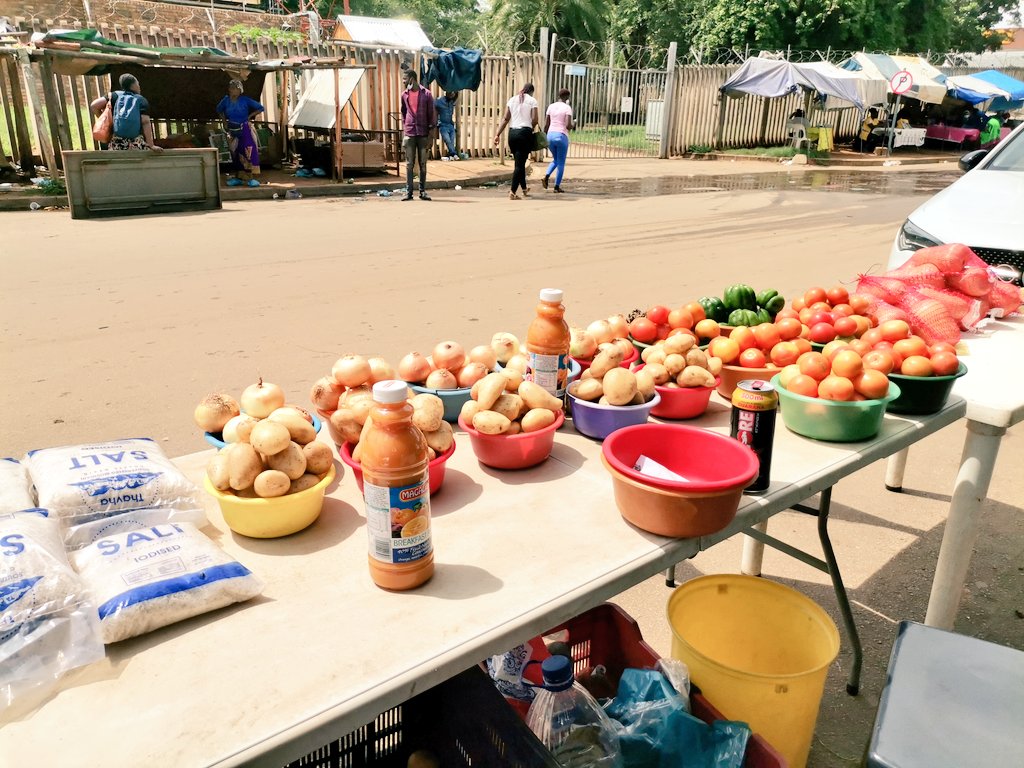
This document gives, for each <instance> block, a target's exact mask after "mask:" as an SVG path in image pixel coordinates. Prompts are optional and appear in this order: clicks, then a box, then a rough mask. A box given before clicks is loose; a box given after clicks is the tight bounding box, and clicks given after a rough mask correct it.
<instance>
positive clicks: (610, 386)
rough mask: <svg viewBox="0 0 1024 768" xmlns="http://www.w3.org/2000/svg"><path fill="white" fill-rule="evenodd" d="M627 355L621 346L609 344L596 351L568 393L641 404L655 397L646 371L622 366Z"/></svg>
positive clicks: (610, 402) (606, 402)
mask: <svg viewBox="0 0 1024 768" xmlns="http://www.w3.org/2000/svg"><path fill="white" fill-rule="evenodd" d="M625 359H626V356H625V352H624V351H623V349H622V347H619V346H614V345H613V346H609V347H607V348H605V349H604V351H602V352H599V353H598V354H597V356H596V357H595V358H594V362H592V363H591V364H590V367H589V368H587V370H585V371H584V372H583V375H582V376H580V378H579V380H578V381H574V382H573V383H572V384H570V385H569V394H570V395H572V396H573V397H575V398H577V399H579V400H586V401H587V402H591V403H593V402H596V403H598V404H599V405H641V404H643V403H646V402H647V401H648V400H650V399H651V398H652V397H654V384H655V381H654V378H653V377H652V376H651V374H649V373H647V372H646V371H638V372H636V373H634V372H633V371H630V370H627V369H626V368H623V367H621V366H622V361H623V360H625Z"/></svg>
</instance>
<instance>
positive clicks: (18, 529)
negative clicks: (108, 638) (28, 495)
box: [0, 509, 103, 722]
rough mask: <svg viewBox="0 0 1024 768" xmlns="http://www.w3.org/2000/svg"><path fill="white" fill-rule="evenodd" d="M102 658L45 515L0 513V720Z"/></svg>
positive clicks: (77, 583) (79, 586) (94, 627)
mask: <svg viewBox="0 0 1024 768" xmlns="http://www.w3.org/2000/svg"><path fill="white" fill-rule="evenodd" d="M101 658H103V641H102V640H101V639H100V631H99V618H98V616H97V615H96V610H95V607H94V606H93V604H92V603H91V602H90V599H89V596H88V594H87V592H86V589H85V585H84V583H83V581H82V579H81V578H79V576H78V574H76V573H75V572H74V571H73V570H72V569H71V565H70V564H69V563H68V559H67V555H66V554H65V553H64V546H63V544H62V542H61V529H60V524H59V522H58V521H57V520H56V519H54V518H52V517H50V516H49V514H48V513H47V511H46V510H43V509H29V510H24V511H22V512H15V513H12V514H7V515H0V722H2V721H3V720H5V719H7V718H9V717H12V716H14V715H15V714H19V713H22V712H24V711H25V710H26V709H29V708H31V707H32V706H34V705H35V704H37V703H39V702H40V701H42V699H44V698H45V697H46V696H48V695H49V694H50V693H52V692H53V691H54V690H56V689H57V688H58V687H59V684H60V683H59V680H60V678H61V677H62V676H63V675H64V674H66V673H67V672H69V671H71V670H72V669H75V668H77V667H80V666H83V665H85V664H89V663H91V662H93V661H97V660H99V659H101Z"/></svg>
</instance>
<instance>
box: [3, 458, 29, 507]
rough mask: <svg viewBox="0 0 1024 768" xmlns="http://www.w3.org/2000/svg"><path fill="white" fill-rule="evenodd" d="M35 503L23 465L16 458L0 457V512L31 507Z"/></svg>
mask: <svg viewBox="0 0 1024 768" xmlns="http://www.w3.org/2000/svg"><path fill="white" fill-rule="evenodd" d="M35 505H36V503H35V501H34V500H33V498H32V483H31V481H29V479H28V470H27V469H25V465H24V464H21V463H20V462H19V461H18V460H17V459H0V514H3V513H7V512H18V511H20V510H22V509H31V508H33V507H34V506H35Z"/></svg>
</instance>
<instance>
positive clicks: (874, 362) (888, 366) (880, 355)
mask: <svg viewBox="0 0 1024 768" xmlns="http://www.w3.org/2000/svg"><path fill="white" fill-rule="evenodd" d="M863 363H864V368H865V369H867V370H872V371H879V372H880V373H883V374H887V373H892V371H893V369H894V368H895V367H896V365H895V364H894V363H893V359H892V355H891V354H889V352H888V350H885V349H873V350H871V351H870V352H868V353H867V354H866V355H864V357H863Z"/></svg>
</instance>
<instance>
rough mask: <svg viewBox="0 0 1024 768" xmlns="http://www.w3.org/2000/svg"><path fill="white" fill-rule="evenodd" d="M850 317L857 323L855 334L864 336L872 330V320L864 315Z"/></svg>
mask: <svg viewBox="0 0 1024 768" xmlns="http://www.w3.org/2000/svg"><path fill="white" fill-rule="evenodd" d="M850 317H851V318H852V319H853V320H854V321H856V323H857V333H856V334H854V335H855V336H857V337H862V336H863V335H864V334H865V333H867V332H868V331H870V330H871V321H870V320H868V318H866V317H864V315H850Z"/></svg>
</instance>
